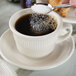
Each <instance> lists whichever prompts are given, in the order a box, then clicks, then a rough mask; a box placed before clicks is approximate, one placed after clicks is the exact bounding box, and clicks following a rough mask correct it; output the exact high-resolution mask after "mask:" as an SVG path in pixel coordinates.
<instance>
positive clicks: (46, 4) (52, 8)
mask: <svg viewBox="0 0 76 76" xmlns="http://www.w3.org/2000/svg"><path fill="white" fill-rule="evenodd" d="M36 5H45V6H48V7H50V11H48V12H47V13H49V12H51V11H53V10H54V9H56V8H60V7H71V5H70V4H69V3H67V4H61V5H58V6H56V7H52V6H51V5H50V4H48V3H36Z"/></svg>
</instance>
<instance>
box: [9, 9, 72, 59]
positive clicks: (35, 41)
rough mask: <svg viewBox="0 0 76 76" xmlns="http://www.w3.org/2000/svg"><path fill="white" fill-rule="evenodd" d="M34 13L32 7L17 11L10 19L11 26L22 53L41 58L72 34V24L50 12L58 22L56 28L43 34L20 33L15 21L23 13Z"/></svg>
mask: <svg viewBox="0 0 76 76" xmlns="http://www.w3.org/2000/svg"><path fill="white" fill-rule="evenodd" d="M32 13H34V12H33V11H32V10H31V8H27V9H22V10H20V11H19V12H17V13H15V14H14V15H13V16H12V17H11V18H10V20H9V27H10V29H11V31H12V32H13V36H14V40H15V43H16V46H17V48H18V50H19V52H20V53H22V54H23V55H25V56H28V57H32V58H41V57H44V56H47V55H48V54H50V53H51V52H52V51H53V49H54V48H55V46H56V44H57V43H60V42H62V41H64V40H66V39H67V38H69V37H70V36H71V34H72V26H71V25H70V24H64V25H63V22H62V19H61V17H60V16H59V15H58V14H57V13H55V12H51V13H49V15H50V16H52V17H53V18H54V19H55V20H56V21H57V23H58V26H57V28H56V30H55V31H54V32H52V33H50V34H47V35H43V36H28V35H23V34H21V33H19V32H18V31H17V30H16V29H15V22H16V21H17V20H18V19H19V18H20V17H21V16H23V15H26V14H32Z"/></svg>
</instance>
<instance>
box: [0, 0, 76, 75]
mask: <svg viewBox="0 0 76 76" xmlns="http://www.w3.org/2000/svg"><path fill="white" fill-rule="evenodd" d="M20 9H22V8H21V7H20V4H13V3H9V2H7V1H6V0H0V36H1V35H2V33H3V32H4V31H5V30H7V29H8V28H9V26H8V23H9V19H10V17H11V16H12V14H13V13H15V12H17V11H18V10H20ZM73 28H74V29H73V30H74V31H73V35H75V33H76V25H75V24H74V25H73ZM14 67H15V66H14ZM16 72H17V75H18V76H47V75H48V76H76V50H75V51H74V53H73V55H72V57H71V58H70V59H69V60H68V61H67V62H66V63H64V64H63V65H60V66H59V67H56V68H53V69H49V70H43V71H28V70H23V69H18V70H16Z"/></svg>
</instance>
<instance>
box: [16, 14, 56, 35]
mask: <svg viewBox="0 0 76 76" xmlns="http://www.w3.org/2000/svg"><path fill="white" fill-rule="evenodd" d="M56 27H57V22H56V20H55V19H54V18H52V17H51V16H49V15H44V14H36V13H34V14H27V15H24V16H22V17H20V18H19V19H18V20H17V21H16V23H15V28H16V30H17V31H18V32H20V33H22V34H24V35H29V36H41V35H46V34H49V33H51V32H53V31H54V30H55V29H56Z"/></svg>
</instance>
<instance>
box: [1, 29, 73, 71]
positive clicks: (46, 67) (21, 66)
mask: <svg viewBox="0 0 76 76" xmlns="http://www.w3.org/2000/svg"><path fill="white" fill-rule="evenodd" d="M9 31H11V30H10V29H7V30H6V31H5V32H4V33H3V34H2V36H1V37H0V40H1V38H3V36H4V35H5V34H6V33H7V32H9ZM69 38H71V40H72V44H73V46H72V51H71V52H70V54H69V56H68V57H67V58H66V59H65V60H63V61H61V62H60V63H58V64H55V65H53V66H50V65H49V66H43V67H31V66H30V67H29V66H27V65H26V66H24V65H20V64H16V63H15V62H13V61H11V60H10V59H8V58H6V57H5V56H4V54H3V52H2V51H1V49H0V54H1V56H2V57H3V59H4V60H6V61H7V62H8V63H10V64H13V65H15V66H17V67H19V68H22V69H27V70H47V69H52V68H55V67H58V66H60V65H62V64H64V63H65V62H66V61H67V60H69V59H70V57H71V56H72V54H73V52H74V49H75V42H74V39H73V37H72V36H70V37H69Z"/></svg>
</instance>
